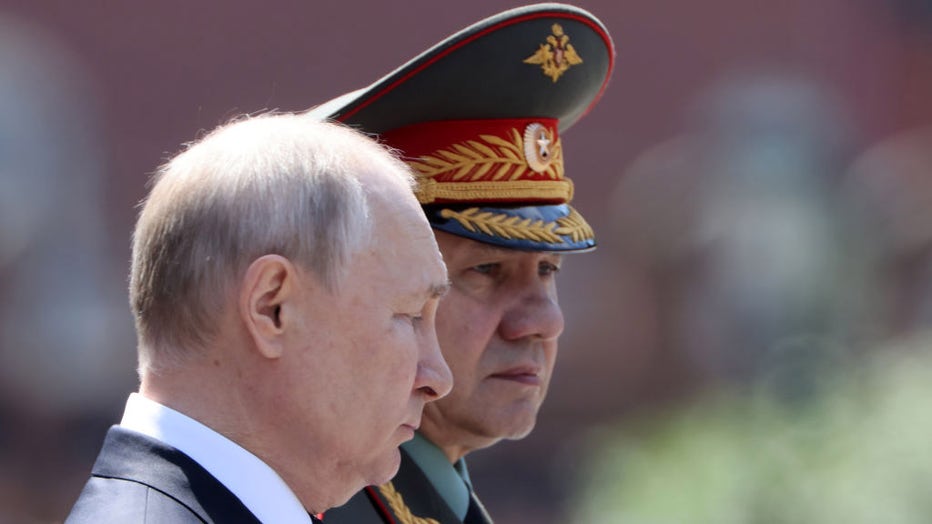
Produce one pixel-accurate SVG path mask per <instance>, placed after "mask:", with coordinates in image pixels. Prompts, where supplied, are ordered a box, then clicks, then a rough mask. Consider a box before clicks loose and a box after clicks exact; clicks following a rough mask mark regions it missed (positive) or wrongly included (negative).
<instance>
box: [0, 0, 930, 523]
mask: <svg viewBox="0 0 932 524" xmlns="http://www.w3.org/2000/svg"><path fill="white" fill-rule="evenodd" d="M521 4H522V2H495V1H491V0H477V1H473V2H451V3H444V4H442V5H441V4H439V3H437V2H434V1H428V0H416V1H400V2H360V1H343V2H324V1H319V2H311V1H297V0H271V1H267V2H249V1H241V0H225V1H222V2H221V1H215V0H202V1H196V2H189V1H181V0H165V1H161V2H144V1H141V0H125V1H123V2H100V1H94V2H67V1H63V0H58V1H55V0H44V1H40V2H29V1H25V0H12V2H11V0H5V2H3V3H2V4H0V29H2V30H0V97H2V99H0V118H2V121H0V136H2V137H3V141H2V142H3V143H2V144H0V169H2V171H0V191H2V193H0V208H2V209H0V220H2V222H0V230H2V234H3V236H2V237H0V242H2V245H0V293H2V295H0V315H2V319H0V326H2V327H0V329H2V330H3V332H2V338H0V341H2V346H0V362H2V364H3V366H4V369H3V373H4V377H3V388H2V389H0V392H2V399H0V410H2V411H0V415H2V417H3V418H2V420H0V442H2V452H0V460H2V462H0V508H3V509H2V510H0V522H3V521H10V522H13V521H17V522H22V521H24V520H25V521H29V519H33V520H36V521H48V520H52V521H54V520H58V519H61V518H62V516H63V515H64V514H65V512H66V511H67V509H68V508H69V507H70V504H71V502H72V501H73V500H74V498H75V497H76V495H77V492H78V490H79V489H80V487H81V484H82V483H83V480H84V476H85V475H86V474H87V471H88V470H89V467H90V463H91V461H92V460H93V457H94V455H95V454H96V451H97V447H98V446H99V441H100V437H101V436H102V435H103V432H104V430H105V429H106V427H107V426H108V425H109V424H111V423H113V422H115V421H117V420H118V417H119V413H120V410H121V407H122V402H123V399H124V396H125V394H126V393H127V392H128V391H130V390H132V389H133V388H134V387H135V382H134V380H135V379H134V371H133V366H134V357H135V353H134V338H133V335H132V325H131V319H130V317H129V315H128V313H127V308H126V307H125V302H126V300H125V296H124V295H125V293H124V288H125V283H126V274H127V271H128V265H127V260H128V256H129V249H128V246H129V233H130V230H131V227H132V223H133V220H134V213H135V204H136V203H137V202H138V201H139V200H140V199H141V198H142V197H143V195H144V194H145V188H146V181H147V179H148V176H149V174H150V173H151V172H152V171H153V170H154V169H155V167H156V166H157V165H158V164H160V163H161V161H162V160H164V159H165V158H166V157H168V156H169V155H171V154H172V152H174V151H176V150H177V149H178V148H179V146H180V144H181V143H183V142H185V141H188V140H191V139H192V138H194V137H195V136H197V135H198V133H199V132H201V131H202V130H205V129H210V128H212V127H214V126H215V125H216V124H218V123H220V122H222V121H224V120H226V119H227V118H229V117H231V116H234V115H236V114H238V113H242V112H255V111H261V110H263V109H272V108H277V109H282V110H299V109H303V108H307V107H309V106H312V105H314V104H317V103H320V102H322V101H325V100H328V99H330V98H332V97H333V96H336V95H338V94H341V93H344V92H346V91H349V90H351V89H355V88H358V87H362V86H364V85H366V84H368V83H369V82H371V81H372V80H374V79H375V78H376V77H378V76H380V75H382V74H384V73H386V72H388V71H390V70H392V69H393V68H395V67H396V66H397V65H400V64H401V63H402V62H403V61H405V60H407V59H408V58H410V57H412V56H414V55H415V54H417V53H419V52H420V51H422V50H423V49H424V48H426V47H428V46H429V45H431V44H433V43H434V42H436V41H438V40H439V39H441V38H443V37H444V36H446V35H447V34H449V33H451V32H454V31H456V30H458V29H460V28H462V27H464V26H466V25H468V24H470V23H472V22H474V21H477V20H479V19H480V18H482V17H485V16H488V15H492V14H494V13H496V12H498V11H500V10H502V9H504V8H507V7H514V6H517V5H521ZM577 5H579V6H581V7H584V8H587V9H589V10H590V11H592V12H593V13H594V14H596V16H598V17H599V18H601V19H602V21H603V22H604V23H605V25H606V26H607V27H608V29H609V31H610V32H611V33H612V35H613V37H614V39H615V44H616V47H617V51H618V59H617V62H616V63H617V66H616V71H615V74H614V77H613V79H612V82H611V84H610V86H609V88H608V90H607V91H606V93H605V96H604V98H603V99H602V101H601V103H600V104H599V106H598V108H597V109H596V110H595V111H593V112H592V113H591V114H590V115H588V116H587V117H586V118H585V119H584V120H582V121H581V122H580V123H579V124H577V125H576V126H575V127H574V128H573V129H572V130H570V131H569V132H568V133H567V134H566V136H565V137H564V144H565V149H566V156H567V169H568V173H569V175H570V176H571V177H572V178H573V179H574V181H575V183H576V201H575V205H576V207H578V208H579V209H580V210H581V211H582V212H583V213H584V214H585V215H586V216H587V218H588V219H589V220H590V222H591V223H592V225H593V226H594V227H595V229H596V232H597V234H599V235H600V245H601V247H600V249H599V250H598V251H597V252H596V253H595V254H591V255H585V256H573V257H570V258H569V259H568V260H567V264H566V266H565V269H564V271H562V272H561V276H560V278H561V289H560V292H561V300H562V302H563V304H564V306H565V310H566V318H567V329H566V332H565V334H564V337H563V340H562V345H561V348H562V349H561V355H560V359H559V365H558V369H557V375H556V377H555V379H554V384H553V386H552V388H551V397H550V399H549V400H548V403H547V404H546V405H545V408H544V411H543V413H542V415H541V418H540V421H539V424H538V429H537V430H536V431H535V433H534V434H532V435H531V436H530V437H529V438H528V439H525V440H524V441H522V442H519V443H503V444H501V445H500V446H497V447H495V448H493V449H490V450H487V451H485V452H482V453H477V454H476V455H475V457H474V458H473V459H472V469H473V470H474V471H473V474H474V477H476V479H477V481H476V482H477V485H478V486H480V494H482V495H483V498H484V500H486V502H487V505H488V506H489V507H490V510H491V512H492V514H493V515H496V516H497V519H496V521H497V522H500V523H504V524H508V523H512V522H513V523H520V522H562V521H564V518H565V516H564V515H563V513H562V512H563V511H564V506H563V504H564V502H565V500H566V498H567V496H568V494H569V493H571V492H572V490H573V486H572V485H571V479H573V478H574V472H575V468H576V465H577V462H578V461H579V458H580V456H581V454H582V452H583V451H584V450H582V449H580V446H581V442H583V440H582V437H583V436H584V435H585V434H586V432H587V430H588V429H589V428H591V427H593V426H596V425H599V424H601V423H604V422H606V421H609V420H619V419H620V420H624V419H625V417H628V416H630V415H631V414H633V413H638V412H643V411H649V410H651V409H657V408H659V407H661V406H669V405H671V404H675V403H676V402H679V401H680V400H682V399H684V398H688V397H689V396H690V395H693V394H694V393H695V392H697V391H700V390H702V389H703V388H706V387H710V385H714V384H718V383H722V382H730V381H738V382H740V381H742V380H746V379H747V377H753V376H755V374H759V373H761V372H762V371H761V370H762V369H766V368H768V367H773V366H771V365H770V363H772V362H774V358H775V357H774V355H775V354H776V353H775V351H777V350H774V348H778V350H780V351H782V350H783V349H786V348H789V349H788V350H787V351H785V352H784V353H780V354H792V353H793V349H794V348H798V347H800V346H805V347H808V346H809V345H810V344H815V345H817V346H819V347H823V346H833V345H835V344H839V343H847V342H849V341H851V340H868V339H871V340H878V339H884V338H888V337H892V336H896V334H897V333H902V332H908V331H910V330H912V329H916V328H917V327H921V326H922V325H923V323H927V322H928V321H929V320H930V319H932V315H930V314H929V313H928V312H929V311H932V308H930V307H929V304H930V302H929V300H928V298H927V297H926V296H925V295H924V291H923V289H925V288H923V287H922V284H924V285H928V283H929V282H930V279H929V274H930V273H929V272H928V267H929V266H928V261H929V258H928V257H929V246H930V241H932V240H930V239H932V234H929V231H930V229H932V228H929V227H928V226H926V225H925V224H924V223H923V221H922V220H921V219H922V218H923V217H924V216H925V213H927V211H925V209H928V207H927V206H924V205H923V204H924V203H926V202H928V200H926V199H928V198H929V195H930V194H932V188H930V187H929V184H928V182H926V181H925V180H924V179H923V177H922V174H925V173H928V170H927V169H925V168H924V167H923V166H928V164H927V163H924V162H928V156H925V157H924V159H923V158H921V157H922V152H923V151H929V148H927V147H925V145H928V144H929V142H928V140H929V138H928V132H925V134H923V131H922V129H923V128H924V127H926V126H930V125H932V99H930V97H929V96H928V93H930V92H932V52H930V49H932V36H930V34H932V29H930V28H932V25H930V18H932V14H930V13H932V7H930V2H928V0H898V1H881V0H853V1H852V0H815V1H813V0H809V1H802V0H789V1H786V2H743V1H738V0H710V1H707V2H701V3H697V2H685V1H684V2H650V1H646V0H630V1H615V0H601V1H596V0H591V1H584V2H578V3H577ZM926 128H927V127H926ZM923 144H925V145H923ZM904 150H905V151H907V152H906V153H903V151H904ZM904 155H905V156H906V157H907V158H909V159H913V158H916V159H915V160H907V161H903V160H901V159H902V158H903V156H904ZM904 162H905V163H906V164H907V165H908V166H916V165H918V166H919V167H912V168H909V167H906V168H902V169H899V168H897V169H894V168H892V167H890V166H894V165H895V166H900V165H901V164H903V163H904ZM878 172H879V173H881V175H875V174H874V173H878ZM899 173H904V174H902V175H900V174H899ZM917 173H919V174H917ZM904 213H905V215H904ZM862 241H863V242H862ZM844 282H848V283H851V285H841V284H843V283H844ZM917 282H918V284H917ZM777 353H779V351H777ZM783 362H785V360H784V361H783ZM50 485H51V486H53V487H52V489H51V490H50V488H49V486H50Z"/></svg>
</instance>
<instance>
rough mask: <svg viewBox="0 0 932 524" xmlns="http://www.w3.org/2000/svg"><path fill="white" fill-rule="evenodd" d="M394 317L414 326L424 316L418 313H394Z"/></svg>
mask: <svg viewBox="0 0 932 524" xmlns="http://www.w3.org/2000/svg"><path fill="white" fill-rule="evenodd" d="M395 318H397V319H398V320H401V321H403V322H405V323H408V324H411V325H412V326H415V327H416V326H417V325H418V324H420V323H421V320H423V319H424V316H423V315H421V314H420V313H399V314H397V315H395Z"/></svg>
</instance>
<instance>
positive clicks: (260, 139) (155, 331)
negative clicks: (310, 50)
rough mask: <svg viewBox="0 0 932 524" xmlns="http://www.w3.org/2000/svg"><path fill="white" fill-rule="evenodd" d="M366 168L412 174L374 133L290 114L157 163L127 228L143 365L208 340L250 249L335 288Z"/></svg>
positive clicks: (363, 203)
mask: <svg viewBox="0 0 932 524" xmlns="http://www.w3.org/2000/svg"><path fill="white" fill-rule="evenodd" d="M374 172H384V173H387V174H389V175H391V174H394V175H395V176H398V177H403V183H404V184H406V185H408V186H409V187H410V186H412V185H413V183H414V182H413V178H412V177H411V175H410V172H409V170H408V169H407V168H406V167H405V165H404V164H403V163H402V162H400V161H399V160H397V158H396V157H395V156H394V155H392V154H391V153H389V152H388V151H387V150H385V149H384V148H382V147H381V146H379V145H378V144H377V143H375V142H374V141H373V140H370V139H368V138H366V137H365V136H364V135H362V134H360V133H358V132H356V131H353V130H351V129H349V128H346V127H343V126H341V125H338V124H333V123H326V122H321V121H319V120H316V119H314V118H311V117H309V116H306V115H299V114H265V115H260V116H252V117H248V116H247V117H241V118H239V119H237V120H235V121H233V122H231V123H229V124H227V125H224V126H221V127H219V128H217V129H216V130H214V131H212V132H211V133H209V134H208V135H206V136H205V137H203V138H202V139H201V140H199V141H196V142H194V143H192V144H189V145H188V146H187V148H186V149H185V150H184V151H183V152H181V153H180V154H178V155H177V156H176V157H174V158H173V159H171V160H170V161H169V162H168V163H166V164H165V165H164V166H162V167H161V168H160V169H159V171H158V172H157V174H156V176H155V177H154V179H153V180H154V185H153V186H152V189H151V191H150V193H149V196H148V198H147V199H146V200H145V201H144V203H143V204H142V210H141V212H140V214H139V218H138V220H137V223H136V228H135V231H134V233H133V254H132V270H131V274H130V304H131V306H132V310H133V314H134V316H135V320H136V331H137V336H138V340H139V369H140V371H142V370H145V369H154V367H156V366H161V365H171V363H175V362H179V360H180V359H183V358H184V357H185V356H186V355H189V354H191V353H192V352H196V350H197V348H200V347H203V346H204V345H205V344H207V343H208V342H209V341H210V340H211V338H212V337H214V336H215V335H216V329H217V328H216V325H217V320H218V318H219V315H220V314H221V312H222V311H223V309H224V306H225V304H224V301H225V299H226V297H227V295H228V293H229V292H230V291H231V290H232V289H233V288H234V285H235V283H236V281H237V280H238V279H239V278H241V275H242V274H243V273H244V272H245V270H246V269H247V268H248V267H249V264H250V263H252V261H254V260H255V259H256V258H258V257H261V256H263V255H266V254H278V255H281V256H284V257H286V258H288V259H290V260H292V261H294V262H295V263H296V264H298V265H299V266H300V267H302V268H304V269H308V270H310V271H312V272H313V273H314V274H315V275H317V276H318V277H319V278H320V279H321V280H322V281H323V282H324V284H325V285H326V286H327V288H328V289H329V290H331V291H333V290H335V289H336V287H337V286H339V283H340V280H341V279H342V278H343V275H342V271H341V268H343V267H344V266H345V262H346V261H347V259H348V258H349V257H350V256H351V255H352V254H353V253H355V252H357V251H359V250H360V249H362V248H363V247H365V246H366V245H368V242H369V241H370V227H371V224H370V220H369V200H368V199H367V190H366V188H365V186H364V185H363V183H362V182H361V180H360V176H364V175H365V174H371V173H374Z"/></svg>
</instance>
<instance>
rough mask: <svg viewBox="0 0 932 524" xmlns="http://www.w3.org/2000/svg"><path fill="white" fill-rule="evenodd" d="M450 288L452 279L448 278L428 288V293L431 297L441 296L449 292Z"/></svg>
mask: <svg viewBox="0 0 932 524" xmlns="http://www.w3.org/2000/svg"><path fill="white" fill-rule="evenodd" d="M449 290H450V281H449V280H447V281H446V282H444V283H442V284H432V285H431V286H430V288H429V289H428V290H427V295H428V296H429V297H430V298H440V297H442V296H444V295H446V294H447V291H449Z"/></svg>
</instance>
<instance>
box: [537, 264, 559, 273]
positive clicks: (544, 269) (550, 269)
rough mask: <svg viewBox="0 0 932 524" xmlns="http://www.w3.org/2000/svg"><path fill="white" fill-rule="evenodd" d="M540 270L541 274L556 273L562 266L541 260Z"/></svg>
mask: <svg viewBox="0 0 932 524" xmlns="http://www.w3.org/2000/svg"><path fill="white" fill-rule="evenodd" d="M538 270H539V271H540V274H541V275H555V274H557V273H559V272H560V266H558V265H556V264H551V263H550V262H541V263H540V267H539V268H538Z"/></svg>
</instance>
